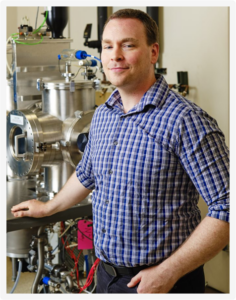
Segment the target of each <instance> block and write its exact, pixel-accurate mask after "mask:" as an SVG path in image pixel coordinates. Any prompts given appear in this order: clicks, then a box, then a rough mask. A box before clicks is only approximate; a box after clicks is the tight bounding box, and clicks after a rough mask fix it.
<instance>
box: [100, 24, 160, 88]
mask: <svg viewBox="0 0 236 300" xmlns="http://www.w3.org/2000/svg"><path fill="white" fill-rule="evenodd" d="M101 58H102V64H103V68H104V71H105V74H106V76H107V78H108V80H109V81H110V82H111V83H112V84H113V85H115V86H116V87H118V88H125V89H127V88H128V89H130V88H135V87H137V86H139V85H140V84H143V83H144V82H145V81H146V80H150V76H151V77H152V78H153V76H154V67H153V64H155V63H156V61H157V58H158V44H153V45H151V46H148V45H147V38H146V33H145V28H144V26H143V24H142V22H141V21H139V20H138V19H113V20H111V21H109V22H108V24H107V25H106V27H105V29H104V32H103V40H102V56H101ZM150 74H151V75H150Z"/></svg>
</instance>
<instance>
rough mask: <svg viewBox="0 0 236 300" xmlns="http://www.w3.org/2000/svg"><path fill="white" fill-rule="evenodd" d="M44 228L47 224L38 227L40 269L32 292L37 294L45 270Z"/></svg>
mask: <svg viewBox="0 0 236 300" xmlns="http://www.w3.org/2000/svg"><path fill="white" fill-rule="evenodd" d="M44 228H45V226H41V227H39V229H38V270H37V273H36V275H35V279H34V282H33V285H32V289H31V293H32V294H37V291H38V285H39V282H40V280H41V277H42V274H43V270H44V237H43V236H42V235H43V233H44Z"/></svg>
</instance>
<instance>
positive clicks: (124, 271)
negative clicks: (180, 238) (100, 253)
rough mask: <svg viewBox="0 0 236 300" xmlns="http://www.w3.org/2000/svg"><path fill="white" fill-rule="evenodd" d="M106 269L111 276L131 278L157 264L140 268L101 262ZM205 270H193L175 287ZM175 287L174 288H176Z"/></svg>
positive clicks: (199, 268)
mask: <svg viewBox="0 0 236 300" xmlns="http://www.w3.org/2000/svg"><path fill="white" fill-rule="evenodd" d="M101 263H102V265H103V267H104V269H105V270H106V272H107V273H108V274H110V275H111V276H114V277H115V276H117V275H131V276H135V275H136V274H138V273H139V272H140V271H142V270H144V269H146V268H149V267H152V266H156V265H157V264H154V265H150V266H147V265H143V266H139V267H117V266H114V265H112V264H108V263H105V262H104V261H101ZM202 268H203V265H202V266H200V267H198V268H197V269H195V270H193V271H192V272H190V273H187V274H186V275H184V276H183V277H181V278H180V279H179V280H178V281H177V283H176V284H175V286H176V285H177V284H178V285H179V284H181V283H182V282H185V281H186V280H189V279H190V278H191V277H193V276H195V274H197V273H198V272H199V271H200V270H201V269H202ZM175 286H174V287H175Z"/></svg>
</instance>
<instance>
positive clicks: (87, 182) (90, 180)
mask: <svg viewBox="0 0 236 300" xmlns="http://www.w3.org/2000/svg"><path fill="white" fill-rule="evenodd" d="M91 140H92V138H91V131H90V134H89V140H88V143H87V145H86V147H85V150H84V154H83V157H82V159H81V161H80V162H79V164H78V165H77V167H76V176H77V178H78V179H79V181H80V182H81V183H82V184H83V186H84V187H86V188H87V189H90V190H93V189H94V187H95V180H94V174H93V168H92V159H91V157H92V149H91Z"/></svg>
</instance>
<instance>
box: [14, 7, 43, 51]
mask: <svg viewBox="0 0 236 300" xmlns="http://www.w3.org/2000/svg"><path fill="white" fill-rule="evenodd" d="M47 16H48V11H47V10H46V16H45V18H44V20H43V23H42V24H41V25H40V26H39V28H38V29H36V30H35V31H33V34H35V33H38V32H39V30H40V29H41V28H42V27H43V25H44V23H45V22H46V19H47ZM17 36H18V33H13V34H12V35H11V37H12V39H13V40H14V41H15V42H16V43H18V44H22V45H38V44H40V43H41V42H42V40H43V36H42V35H41V39H40V40H39V42H36V43H27V42H20V41H19V40H17Z"/></svg>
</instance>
